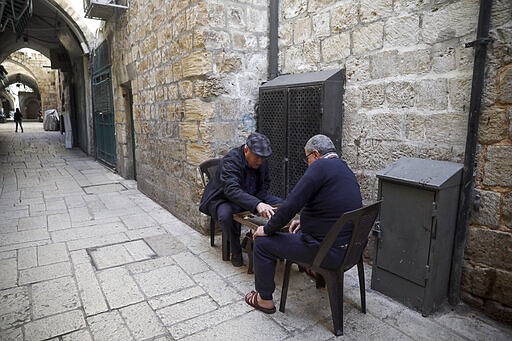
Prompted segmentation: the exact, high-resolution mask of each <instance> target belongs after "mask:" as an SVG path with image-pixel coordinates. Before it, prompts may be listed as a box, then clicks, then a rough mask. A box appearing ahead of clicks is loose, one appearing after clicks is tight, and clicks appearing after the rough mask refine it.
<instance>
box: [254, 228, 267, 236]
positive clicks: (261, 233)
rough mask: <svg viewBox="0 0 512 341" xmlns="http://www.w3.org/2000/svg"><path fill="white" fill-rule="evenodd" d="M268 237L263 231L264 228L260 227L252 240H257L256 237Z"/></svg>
mask: <svg viewBox="0 0 512 341" xmlns="http://www.w3.org/2000/svg"><path fill="white" fill-rule="evenodd" d="M266 236H268V235H267V234H265V230H264V229H263V226H258V228H257V229H256V231H254V232H253V234H252V239H256V237H266Z"/></svg>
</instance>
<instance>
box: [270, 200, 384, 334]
mask: <svg viewBox="0 0 512 341" xmlns="http://www.w3.org/2000/svg"><path fill="white" fill-rule="evenodd" d="M381 202H382V201H378V202H376V203H374V204H372V205H369V206H366V207H363V208H360V209H357V210H354V211H350V212H346V213H345V214H343V215H342V216H341V217H340V218H339V219H338V221H337V222H336V223H335V224H334V226H333V227H332V228H331V230H330V231H329V233H328V234H327V236H326V237H325V239H324V240H323V241H322V243H321V244H320V246H319V248H318V251H317V254H316V256H315V258H314V260H313V263H312V264H308V263H301V262H295V261H293V260H286V262H285V269H284V278H283V289H282V293H281V301H280V305H279V311H281V312H283V313H284V310H285V305H286V296H287V294H288V284H289V282H290V270H291V266H292V264H293V263H295V264H298V265H299V267H304V268H309V269H312V270H313V271H315V272H316V273H318V274H320V275H322V276H323V277H324V279H325V283H326V285H327V291H328V293H329V303H330V305H331V314H332V322H333V326H334V334H335V335H336V336H340V335H343V280H344V273H345V271H347V270H349V269H350V268H352V267H353V266H354V265H356V264H357V272H358V275H359V291H360V294H361V311H362V312H363V313H365V314H366V292H365V281H364V267H363V251H364V248H365V247H366V244H367V242H368V236H369V234H370V232H371V230H372V227H373V224H374V223H375V219H376V218H377V215H378V213H379V209H380V204H381ZM349 223H352V224H353V231H352V237H351V239H350V242H349V244H348V247H347V252H346V253H345V258H344V259H343V263H342V264H341V265H340V267H339V268H338V269H334V270H331V269H326V268H322V267H321V266H320V264H322V262H323V260H324V258H325V256H326V255H327V252H328V251H329V249H330V248H331V247H332V245H333V243H334V241H335V240H336V237H337V236H338V235H339V233H340V232H341V230H342V228H343V227H344V226H345V225H347V224H349Z"/></svg>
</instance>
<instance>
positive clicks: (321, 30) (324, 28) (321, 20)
mask: <svg viewBox="0 0 512 341" xmlns="http://www.w3.org/2000/svg"><path fill="white" fill-rule="evenodd" d="M312 22H313V37H314V38H316V39H318V38H321V37H326V36H328V35H329V34H330V23H329V12H323V13H316V14H314V15H313V21H312Z"/></svg>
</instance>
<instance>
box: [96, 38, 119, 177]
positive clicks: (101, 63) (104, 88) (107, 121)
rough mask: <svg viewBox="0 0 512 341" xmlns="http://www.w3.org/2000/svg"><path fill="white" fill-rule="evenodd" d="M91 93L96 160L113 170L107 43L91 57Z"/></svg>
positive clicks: (110, 76) (114, 163)
mask: <svg viewBox="0 0 512 341" xmlns="http://www.w3.org/2000/svg"><path fill="white" fill-rule="evenodd" d="M92 93H93V97H92V99H93V113H94V132H95V142H96V158H97V159H98V160H99V161H101V162H103V163H105V164H107V165H108V166H110V167H113V168H115V167H116V137H115V120H114V105H113V100H112V73H111V70H110V53H109V47H108V42H107V41H105V42H104V43H102V44H101V45H100V46H99V47H98V48H97V49H96V51H95V55H94V57H93V79H92Z"/></svg>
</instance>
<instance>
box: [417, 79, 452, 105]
mask: <svg viewBox="0 0 512 341" xmlns="http://www.w3.org/2000/svg"><path fill="white" fill-rule="evenodd" d="M415 87H416V93H417V95H418V97H417V107H418V108H425V109H427V110H429V111H433V110H446V109H447V108H448V82H447V80H446V79H445V78H437V79H424V80H422V81H420V82H418V83H416V84H415Z"/></svg>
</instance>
